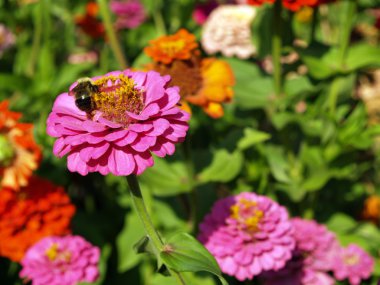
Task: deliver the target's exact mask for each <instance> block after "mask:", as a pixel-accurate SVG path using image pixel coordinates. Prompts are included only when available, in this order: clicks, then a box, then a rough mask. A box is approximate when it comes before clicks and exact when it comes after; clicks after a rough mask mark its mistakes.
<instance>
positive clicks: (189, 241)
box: [160, 233, 228, 285]
mask: <svg viewBox="0 0 380 285" xmlns="http://www.w3.org/2000/svg"><path fill="white" fill-rule="evenodd" d="M160 256H161V258H162V260H163V261H164V263H165V265H167V266H168V267H169V268H170V269H172V270H175V271H177V272H198V271H207V272H210V273H212V274H214V275H216V276H217V277H218V278H219V280H220V281H221V283H222V284H224V285H225V284H228V283H227V281H225V280H224V278H223V277H222V273H221V271H220V269H219V266H218V263H217V262H216V260H215V258H214V257H213V256H212V255H211V254H210V253H209V252H208V251H207V249H206V248H205V247H204V246H203V245H202V244H201V243H200V242H199V241H197V240H196V239H195V238H194V237H192V236H191V235H189V234H187V233H179V234H176V235H174V236H172V237H171V238H170V239H169V241H168V243H167V244H166V245H165V246H164V250H163V251H162V252H161V254H160Z"/></svg>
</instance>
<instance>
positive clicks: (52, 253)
mask: <svg viewBox="0 0 380 285" xmlns="http://www.w3.org/2000/svg"><path fill="white" fill-rule="evenodd" d="M45 254H46V256H47V258H49V260H50V261H54V260H55V259H56V258H57V255H58V244H56V243H53V244H52V245H51V246H50V247H49V248H48V249H47V250H46V252H45Z"/></svg>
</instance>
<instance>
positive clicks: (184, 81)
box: [145, 30, 235, 118]
mask: <svg viewBox="0 0 380 285" xmlns="http://www.w3.org/2000/svg"><path fill="white" fill-rule="evenodd" d="M181 31H182V33H183V32H184V31H185V30H181ZM181 31H180V32H181ZM180 32H178V33H180ZM178 33H177V34H178ZM186 33H187V34H188V32H186ZM177 34H176V35H177ZM174 36H175V35H174ZM184 50H187V48H186V47H184ZM145 52H146V53H147V51H146V50H145ZM179 53H180V54H184V53H185V51H179ZM147 55H149V56H151V55H150V54H149V53H147ZM188 55H189V57H188V58H186V59H180V58H171V61H170V63H164V62H163V61H161V62H160V61H158V60H157V59H155V58H154V57H153V56H152V57H153V60H155V63H153V64H150V65H148V66H146V68H147V69H151V70H155V71H157V72H159V73H160V74H162V75H170V77H171V82H170V85H171V86H178V87H179V88H180V95H181V97H182V102H181V103H182V109H184V110H185V111H188V112H189V111H190V108H189V106H188V104H187V102H189V103H191V104H193V105H198V106H200V107H201V108H202V109H203V111H204V112H205V113H207V114H208V115H209V116H210V117H212V118H220V117H222V116H223V114H224V112H223V107H222V103H225V102H229V101H231V99H232V98H233V90H232V86H233V85H234V84H235V77H234V74H233V72H232V70H231V68H230V66H229V64H228V63H227V62H225V61H223V60H218V59H216V58H201V57H200V52H199V50H198V49H196V50H193V51H192V53H189V54H188Z"/></svg>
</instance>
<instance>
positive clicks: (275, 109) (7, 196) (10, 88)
mask: <svg viewBox="0 0 380 285" xmlns="http://www.w3.org/2000/svg"><path fill="white" fill-rule="evenodd" d="M165 35H166V36H165ZM173 35H174V36H173ZM157 39H158V40H157ZM379 40H380V2H379V1H378V0H357V1H355V0H336V1H321V0H294V1H291V0H282V1H280V0H277V1H275V0H247V1H223V0H220V1H193V0H178V1H170V0H141V1H138V0H113V1H110V2H109V1H107V0H98V1H97V2H88V1H83V0H82V1H69V0H56V1H49V0H0V112H1V113H0V179H1V180H0V181H1V183H2V184H1V185H2V186H1V187H2V189H1V190H0V256H1V257H0V284H17V285H21V284H25V283H26V284H29V283H28V282H31V281H33V282H35V283H31V284H36V285H37V284H56V285H59V284H61V285H71V284H90V283H91V284H107V285H112V284H150V285H154V284H157V285H158V284H160V285H163V284H165V285H170V284H204V285H211V284H221V283H220V282H224V283H223V284H227V282H228V284H230V285H233V284H267V285H270V284H280V285H281V284H283V285H287V284H292V285H298V284H299V285H301V284H302V285H303V284H305V285H306V284H307V285H313V284H315V285H317V284H318V285H324V284H326V285H327V284H351V285H355V284H372V285H376V284H378V281H379V279H380V263H379V261H380V259H379V258H380V250H379V248H380V229H379V217H380V188H379V187H380V186H379V185H380V184H379V183H380V176H379V168H380V160H379V151H380V116H379V114H380V69H379V68H380V48H379ZM127 68H131V70H132V73H133V72H139V71H142V72H149V71H151V70H155V71H158V72H159V73H160V74H161V76H164V75H167V74H169V75H171V76H172V83H167V84H172V85H170V86H179V88H180V89H179V94H180V96H181V101H180V102H178V104H177V105H175V103H177V101H178V99H176V102H175V103H174V105H173V106H172V107H171V108H172V109H173V110H176V112H179V111H178V110H179V108H183V109H184V110H185V111H186V112H190V113H191V116H190V118H188V119H186V120H185V119H183V121H184V122H183V124H187V123H186V122H187V121H188V124H189V129H188V131H187V133H186V130H185V129H183V130H181V134H182V133H183V134H182V135H178V140H177V141H174V140H173V142H176V143H177V142H178V143H177V144H176V148H175V153H174V154H173V152H174V148H172V146H171V143H169V146H168V148H170V149H169V150H168V149H166V148H165V149H164V150H163V149H162V148H161V150H160V151H161V152H160V151H156V152H155V151H153V148H152V147H151V148H148V151H147V152H145V153H150V152H153V153H154V154H155V155H153V157H154V158H153V159H154V166H152V167H147V166H151V165H148V164H149V163H147V164H146V165H145V166H144V167H143V168H141V169H139V170H136V169H138V167H137V166H136V169H135V170H132V169H131V172H132V174H131V172H129V174H131V175H129V176H128V177H133V179H132V178H131V179H128V180H127V179H126V178H125V177H124V176H127V175H121V174H120V173H121V171H120V172H119V171H118V170H119V169H118V167H117V166H114V171H113V170H112V167H111V166H109V170H108V172H107V171H105V172H102V171H100V170H98V169H95V168H92V169H91V168H90V166H88V164H86V163H87V162H88V161H87V162H86V163H84V162H83V164H84V165H86V166H85V168H86V171H84V170H83V171H81V169H79V166H78V167H77V166H69V165H68V162H67V155H61V156H63V157H62V158H60V157H58V156H59V155H58V153H59V152H60V150H57V149H58V148H59V146H57V141H58V140H57V139H58V138H60V137H62V136H63V137H64V138H65V139H67V137H70V136H71V135H72V133H71V131H72V132H74V131H73V130H71V131H70V132H68V131H67V129H66V131H67V132H66V133H65V132H64V131H62V133H60V134H58V133H59V132H60V130H61V129H59V130H58V127H55V128H56V129H55V130H54V132H56V133H53V131H52V130H49V128H50V127H49V126H48V127H47V121H48V117H49V114H50V116H51V117H49V120H51V121H53V120H55V117H54V118H53V115H54V114H57V113H59V111H57V110H58V109H57V110H56V111H54V109H52V108H53V104H54V102H55V100H56V98H57V97H58V95H59V94H62V93H65V92H69V89H70V90H71V92H70V95H67V94H66V95H67V96H68V97H67V98H71V99H70V100H72V102H71V107H70V108H77V107H76V106H75V105H74V103H73V102H74V97H75V96H76V95H75V94H74V95H73V91H72V89H73V85H72V84H74V83H75V82H76V81H77V80H78V79H79V78H83V77H95V76H103V75H105V74H107V73H108V72H111V71H115V70H125V69H127ZM152 76H153V75H152ZM109 78H111V77H109ZM160 78H161V77H160ZM93 80H95V79H94V78H93ZM112 80H113V79H112ZM120 80H121V79H120ZM160 80H161V79H160ZM160 80H158V79H157V81H160ZM136 81H138V80H136ZM92 82H93V84H98V85H99V86H100V83H97V82H98V81H92ZM94 82H95V83H94ZM115 82H116V81H115ZM120 82H121V81H120ZM160 82H161V81H160ZM115 84H116V83H115ZM118 84H121V83H118ZM152 84H153V83H152ZM115 86H116V85H115ZM148 87H149V86H148ZM99 88H100V87H99ZM165 88H169V87H168V86H167V87H165ZM139 90H140V91H141V90H142V91H141V92H145V89H143V88H142V89H139ZM140 91H139V92H140ZM105 92H108V91H105ZM112 92H113V91H112ZM173 92H174V91H173ZM74 93H75V92H74ZM139 94H140V93H139ZM165 94H166V95H165V96H168V95H167V94H168V93H165ZM70 96H71V97H70ZM144 96H145V95H144ZM128 98H129V97H128ZM144 98H145V97H144ZM175 98H177V97H175ZM110 100H112V99H110ZM144 100H146V99H144ZM168 100H170V99H168ZM173 100H174V99H173ZM57 102H58V100H57V101H56V104H58V105H59V103H57ZM143 103H144V104H145V103H146V102H145V101H144V102H143ZM168 104H169V103H168ZM58 105H57V106H58ZM98 107H99V105H98ZM57 108H58V107H57ZM99 108H100V107H99ZM99 108H98V109H99ZM144 108H145V107H144ZM9 110H11V111H9ZM52 110H53V111H52ZM73 110H74V109H73ZM102 111H104V110H102ZM111 111H112V110H111ZM111 111H110V110H108V109H107V112H111ZM128 111H129V109H128ZM54 112H55V113H54ZM173 112H174V111H173ZM181 112H182V111H181ZM103 113H106V111H104V112H103ZM181 114H182V113H181ZM20 116H21V118H20ZM81 116H82V117H81V118H82V120H84V121H85V120H89V121H96V120H97V119H96V118H97V117H96V116H93V115H92V114H90V113H87V114H86V113H85V112H82V115H81ZM136 120H137V121H138V120H140V119H135V120H132V121H131V122H129V121H128V124H126V125H124V128H125V129H128V128H129V126H130V125H133V124H135V123H136V122H137V121H136ZM141 120H145V119H141ZM168 120H169V119H168ZM169 121H170V120H169ZM170 122H171V121H170ZM177 123H178V122H177ZM51 124H53V123H51ZM55 124H56V125H55V126H58V125H59V124H60V122H58V123H55ZM178 124H179V123H178ZM48 125H49V124H48ZM180 125H181V126H182V123H181V124H180ZM47 128H48V130H47ZM52 128H53V127H52ZM62 128H64V127H62ZM178 128H179V127H178ZM183 128H185V127H184V125H183ZM110 130H111V129H109V131H110ZM112 130H114V129H112ZM110 132H111V133H112V131H110ZM157 132H158V131H157ZM48 133H49V135H48ZM144 134H145V133H144ZM160 135H161V134H158V135H157V136H160ZM185 136H186V137H185ZM176 139H177V138H176ZM115 140H116V139H115ZM157 140H158V139H157ZM182 141H183V142H182ZM55 144H56V145H55ZM68 144H70V143H68ZM78 144H79V146H81V145H82V144H84V142H83V141H78V143H76V146H78ZM111 144H112V143H111ZM95 145H96V144H95ZM142 147H144V146H142ZM136 148H138V146H137V147H136ZM95 149H96V147H95ZM128 149H129V148H128ZM53 150H54V152H53ZM92 150H93V151H94V149H92ZM75 151H76V148H75V147H73V148H72V149H70V150H68V152H66V153H69V154H70V153H72V152H75ZM121 151H124V152H128V150H126V147H125V146H123V147H121ZM133 151H137V150H133ZM137 152H138V151H137ZM88 155H90V154H88ZM166 155H168V156H166ZM169 155H171V156H169ZM164 156H166V157H164ZM143 160H145V162H144V163H146V161H148V159H147V158H143ZM81 163H82V162H81ZM109 163H110V162H109ZM141 163H143V162H141ZM144 163H143V164H144ZM116 164H117V162H116ZM136 164H139V162H138V161H137V160H136ZM78 165H79V164H78ZM68 168H69V169H70V170H71V171H69V169H68ZM32 172H33V174H32ZM78 172H79V173H78ZM92 172H95V173H92ZM99 172H101V173H102V174H101V173H99ZM136 172H138V173H136ZM83 174H86V175H83ZM115 174H116V175H115ZM134 174H138V175H137V179H138V181H139V183H140V187H141V191H142V193H143V197H144V201H145V205H146V207H147V209H148V212H149V213H150V217H151V219H152V222H153V225H154V227H155V229H156V230H157V231H158V232H159V235H160V236H161V237H162V239H163V245H162V248H161V247H159V248H157V246H156V245H157V244H155V243H152V242H151V241H152V237H151V236H150V238H151V239H150V240H149V239H147V238H144V236H146V230H147V229H146V228H144V226H143V223H142V222H141V220H140V218H139V215H138V213H139V214H141V211H140V212H137V211H135V208H134V207H133V201H135V202H136V200H135V199H136V196H133V195H132V196H131V195H130V191H129V189H131V188H133V187H136V185H134V184H133V182H135V180H134V177H135V175H134ZM36 177H39V178H36ZM128 184H129V186H128ZM56 185H59V186H61V187H59V186H56ZM135 190H136V189H135ZM245 192H249V193H255V194H242V193H245ZM132 194H133V193H132ZM135 194H136V193H135ZM262 196H265V197H267V198H265V197H264V198H263V197H262ZM131 197H135V198H133V199H131ZM140 198H141V197H140ZM217 201H218V202H217ZM263 201H265V202H263ZM140 202H141V201H140ZM216 202H217V203H216ZM215 203H216V204H215ZM223 203H224V204H223ZM263 203H264V204H265V203H268V205H271V206H263V205H264V204H263ZM218 205H219V206H218ZM265 205H267V204H265ZM140 206H141V204H140ZM218 207H219V208H218ZM223 207H224V208H223ZM140 210H141V208H140ZM287 213H288V214H287ZM288 215H289V218H288ZM263 217H264V218H263ZM296 217H297V218H296ZM294 218H296V219H294ZM289 219H291V220H289ZM313 221H315V222H313ZM317 223H318V224H317ZM148 227H149V226H148ZM279 228H281V230H278V229H279ZM148 230H149V229H148ZM277 230H278V231H281V232H276V231H277ZM272 232H276V234H275V235H276V236H275V237H273V235H272V234H271V233H272ZM260 233H262V235H260V236H259V234H260ZM264 233H265V234H264ZM71 234H72V235H75V236H81V237H83V239H80V240H81V241H80V242H79V241H78V244H80V243H81V242H83V243H85V246H84V247H86V248H87V249H88V248H91V250H93V251H92V253H91V254H93V255H91V256H92V257H91V258H90V257H88V256H90V255H88V256H87V255H86V254H85V253H84V252H86V250H87V249H86V250H85V249H83V250H82V251H80V250H79V249H78V248H77V252H75V253H74V252H73V249H70V250H72V251H70V250H69V249H61V248H59V249H57V248H55V247H54V246H55V245H57V244H59V242H60V241H59V240H58V241H56V242H55V243H52V244H53V245H50V246H51V247H49V248H46V249H44V250H42V251H41V252H39V253H38V254H41V255H42V257H41V256H40V257H39V258H40V261H39V262H41V264H39V265H38V266H37V267H38V269H36V268H34V267H33V266H34V265H33V260H29V259H28V258H27V256H26V255H25V253H26V252H27V250H31V249H33V247H34V246H35V244H36V243H37V242H40V245H42V246H43V245H44V243H45V244H46V243H47V242H48V239H44V238H46V237H50V236H61V237H66V238H67V239H70V238H73V236H71ZM153 235H154V234H153ZM148 236H149V232H148ZM142 238H143V239H142ZM153 239H154V238H153ZM197 239H198V240H199V241H200V242H201V243H203V244H204V245H205V246H206V248H207V249H208V250H209V251H210V253H211V254H210V253H208V252H207V251H206V250H205V248H204V247H203V246H202V245H201V243H200V242H198V241H197ZM280 239H281V241H279V240H280ZM85 240H86V241H87V242H88V243H87V242H86V241H85ZM258 241H260V242H261V241H263V243H264V242H265V245H264V244H262V247H260V249H257V248H258V247H256V248H255V246H256V244H257V243H258ZM49 242H51V241H49ZM276 243H277V245H275V244H276ZM136 244H137V245H136ZM57 246H58V245H57ZM78 246H79V245H78ZM250 246H252V248H253V249H252V248H251V247H250ZM276 246H277V247H276ZM350 246H351V248H350ZM97 248H99V251H97ZM88 250H90V249H88ZM280 250H281V251H280ZM144 251H148V252H150V253H148V254H146V253H141V252H144ZM88 252H89V251H88ZM97 252H98V253H100V256H99V258H97V256H98V255H97ZM138 252H140V253H138ZM152 252H153V253H152ZM34 254H37V253H34ZM81 254H82V255H84V256H85V257H83V256H81ZM77 255H79V256H81V257H80V258H82V259H81V260H82V261H83V262H82V263H80V264H81V265H78V264H79V263H78V264H76V265H75V264H74V263H75V262H79V261H77V260H76V258H77V257H75V258H74V256H77ZM327 255H328V256H327ZM86 256H87V257H86ZM214 258H215V259H214ZM41 260H42V261H41ZM78 260H79V257H78ZM157 260H158V262H157ZM34 262H36V261H34ZM255 262H258V265H255V266H254V265H253V264H255ZM320 263H324V265H321V264H320ZM62 264H64V265H63V267H60V266H62ZM218 264H219V266H218ZM29 267H30V268H29ZM90 267H91V270H92V271H91V270H90V269H89V268H90ZM23 268H24V269H23ZM25 268H29V269H28V270H29V271H28V270H26V269H25ZM57 268H60V269H59V270H58V269H57ZM62 268H64V269H62ZM284 268H285V269H284ZM21 270H23V271H21ZM75 270H76V271H75ZM81 270H83V272H81ZM220 270H221V271H220ZM20 271H21V272H24V273H20ZM84 272H85V273H84ZM65 274H66V275H65ZM168 275H172V276H168ZM41 276H43V277H41ZM62 276H66V277H62ZM173 276H174V277H175V278H173ZM44 278H45V279H44ZM23 282H24V283H23ZM38 282H40V283H38ZM85 282H89V283H85ZM286 282H288V283H286Z"/></svg>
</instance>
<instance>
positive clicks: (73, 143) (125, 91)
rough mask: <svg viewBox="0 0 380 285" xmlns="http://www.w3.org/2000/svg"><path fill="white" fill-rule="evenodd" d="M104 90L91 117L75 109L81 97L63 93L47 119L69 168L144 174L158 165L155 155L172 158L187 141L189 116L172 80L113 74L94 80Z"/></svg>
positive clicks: (153, 75)
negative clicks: (177, 144)
mask: <svg viewBox="0 0 380 285" xmlns="http://www.w3.org/2000/svg"><path fill="white" fill-rule="evenodd" d="M92 82H93V84H94V85H96V86H97V87H98V88H99V93H98V94H96V96H93V97H92V98H93V101H94V102H95V105H96V108H95V110H94V111H92V112H91V113H86V112H83V111H81V110H80V109H79V108H78V107H77V106H76V105H75V96H71V95H69V93H71V92H72V91H73V88H74V87H75V86H77V83H74V84H72V85H71V87H70V92H69V93H63V94H61V95H59V96H58V97H57V99H56V101H55V103H54V106H53V110H52V112H51V113H50V115H49V117H48V120H47V133H48V134H49V135H50V136H52V137H55V138H57V140H56V141H55V144H54V149H53V152H54V154H55V155H56V156H58V157H63V156H64V155H68V157H67V166H68V169H69V170H70V171H72V172H79V173H80V174H82V175H87V174H88V173H89V172H99V173H101V174H103V175H106V174H108V173H112V174H114V175H120V176H125V175H130V174H132V173H133V174H141V173H142V172H143V171H144V170H145V169H146V168H147V167H151V166H152V165H153V157H152V153H154V154H155V155H157V156H159V157H164V156H166V155H172V154H173V153H174V151H175V144H176V143H178V142H182V141H183V140H184V139H185V136H186V132H187V129H188V124H187V121H188V120H189V117H190V116H189V114H188V113H186V112H184V111H182V110H181V109H180V108H179V107H178V106H177V103H178V102H179V100H180V95H179V88H178V87H168V84H169V82H170V76H161V75H160V74H159V73H157V72H154V71H149V72H132V71H130V70H125V71H115V72H110V73H108V74H106V75H104V76H98V77H95V78H92Z"/></svg>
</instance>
